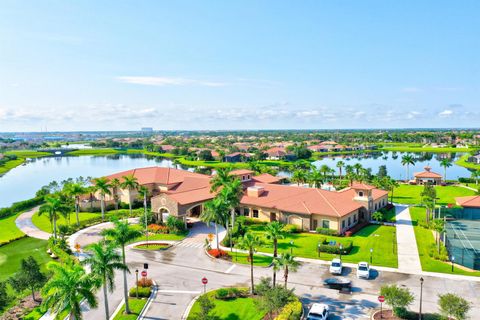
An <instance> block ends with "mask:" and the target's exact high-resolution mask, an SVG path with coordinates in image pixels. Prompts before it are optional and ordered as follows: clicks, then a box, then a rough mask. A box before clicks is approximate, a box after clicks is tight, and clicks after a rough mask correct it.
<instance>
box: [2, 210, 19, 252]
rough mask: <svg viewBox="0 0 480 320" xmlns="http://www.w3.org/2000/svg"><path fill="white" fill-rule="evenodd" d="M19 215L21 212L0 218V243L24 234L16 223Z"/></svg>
mask: <svg viewBox="0 0 480 320" xmlns="http://www.w3.org/2000/svg"><path fill="white" fill-rule="evenodd" d="M19 215H20V212H19V213H17V214H14V215H11V216H9V217H5V218H0V230H1V232H0V245H1V244H2V243H6V242H10V241H12V240H15V239H18V238H20V237H22V236H24V233H23V232H22V231H20V230H19V229H18V228H17V226H16V225H15V220H16V219H17V217H18V216H19Z"/></svg>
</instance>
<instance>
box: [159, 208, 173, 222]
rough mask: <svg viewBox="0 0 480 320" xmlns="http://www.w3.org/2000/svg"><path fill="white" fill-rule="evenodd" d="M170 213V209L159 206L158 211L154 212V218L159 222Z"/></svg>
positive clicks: (163, 220) (165, 219)
mask: <svg viewBox="0 0 480 320" xmlns="http://www.w3.org/2000/svg"><path fill="white" fill-rule="evenodd" d="M169 215H170V211H169V210H168V209H167V208H164V207H163V208H160V209H158V212H157V214H156V220H157V223H158V222H160V223H162V222H165V221H167V219H168V216H169Z"/></svg>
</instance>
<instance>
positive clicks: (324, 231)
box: [315, 227, 338, 236]
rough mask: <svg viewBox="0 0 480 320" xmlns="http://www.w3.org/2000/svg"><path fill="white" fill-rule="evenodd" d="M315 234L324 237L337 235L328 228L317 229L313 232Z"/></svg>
mask: <svg viewBox="0 0 480 320" xmlns="http://www.w3.org/2000/svg"><path fill="white" fill-rule="evenodd" d="M315 231H316V232H317V233H320V234H324V235H327V236H337V235H338V233H337V231H336V230H332V229H329V228H320V227H319V228H317V229H316V230H315Z"/></svg>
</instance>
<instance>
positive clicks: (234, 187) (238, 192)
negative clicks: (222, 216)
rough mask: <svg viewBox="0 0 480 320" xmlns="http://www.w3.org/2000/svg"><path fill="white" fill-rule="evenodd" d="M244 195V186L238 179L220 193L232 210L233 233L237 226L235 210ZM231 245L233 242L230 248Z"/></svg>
mask: <svg viewBox="0 0 480 320" xmlns="http://www.w3.org/2000/svg"><path fill="white" fill-rule="evenodd" d="M242 194H243V185H242V182H241V181H240V179H238V178H234V179H233V180H232V181H230V182H228V183H227V184H226V185H224V186H223V189H222V190H221V191H220V196H221V197H222V199H223V200H224V201H225V202H226V204H227V207H228V209H229V210H230V219H231V220H230V221H231V229H230V231H231V232H233V227H234V226H235V208H237V207H238V205H239V204H240V197H241V196H242ZM217 196H218V195H217ZM227 227H228V226H227ZM231 232H230V236H231ZM231 244H232V241H230V247H231Z"/></svg>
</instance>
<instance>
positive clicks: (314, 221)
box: [313, 219, 318, 230]
mask: <svg viewBox="0 0 480 320" xmlns="http://www.w3.org/2000/svg"><path fill="white" fill-rule="evenodd" d="M317 227H318V221H317V220H315V219H313V230H315V229H317Z"/></svg>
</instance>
